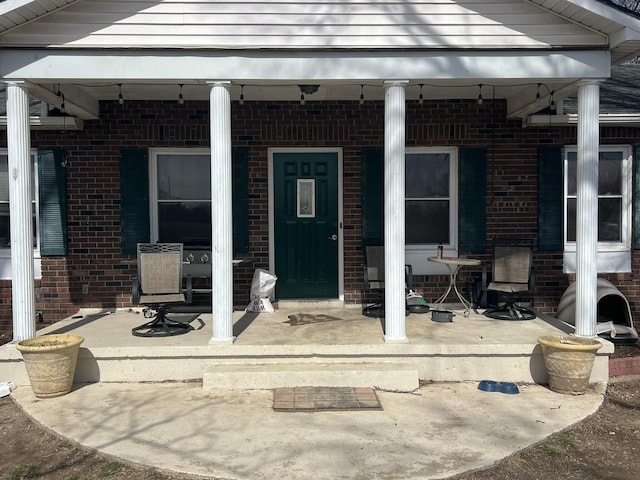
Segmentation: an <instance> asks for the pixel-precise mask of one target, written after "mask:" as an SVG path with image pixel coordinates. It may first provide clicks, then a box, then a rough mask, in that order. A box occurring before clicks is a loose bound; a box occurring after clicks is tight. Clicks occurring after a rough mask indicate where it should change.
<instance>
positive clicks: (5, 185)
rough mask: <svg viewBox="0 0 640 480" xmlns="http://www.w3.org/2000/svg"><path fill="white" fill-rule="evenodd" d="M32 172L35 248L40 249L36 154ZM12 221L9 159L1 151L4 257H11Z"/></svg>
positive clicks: (0, 235) (0, 244)
mask: <svg viewBox="0 0 640 480" xmlns="http://www.w3.org/2000/svg"><path fill="white" fill-rule="evenodd" d="M31 161H32V172H33V176H32V179H31V192H32V198H31V202H32V205H33V207H32V212H33V217H32V218H33V235H34V238H33V246H34V248H36V249H37V248H38V222H37V218H38V215H37V201H36V196H37V192H38V189H37V173H36V172H37V171H38V168H37V163H36V154H35V152H33V153H32V155H31ZM10 239H11V219H10V218H9V158H8V155H7V151H6V150H0V252H2V256H9V255H10V252H11V250H10Z"/></svg>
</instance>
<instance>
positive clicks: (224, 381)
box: [202, 363, 419, 391]
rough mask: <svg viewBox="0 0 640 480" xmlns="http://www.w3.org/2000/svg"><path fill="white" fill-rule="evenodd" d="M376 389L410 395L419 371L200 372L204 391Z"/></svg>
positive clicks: (389, 367)
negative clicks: (303, 387) (304, 388)
mask: <svg viewBox="0 0 640 480" xmlns="http://www.w3.org/2000/svg"><path fill="white" fill-rule="evenodd" d="M302 386H315V387H376V388H380V389H383V390H398V391H413V390H415V389H416V388H418V387H419V375H418V370H417V369H416V368H415V367H413V366H411V365H409V364H397V363H393V364H392V363H375V364H354V363H314V364H282V363H279V364H259V365H242V364H225V365H218V366H216V367H214V368H209V369H207V370H205V371H204V372H203V377H202V388H203V389H205V390H213V389H217V388H222V389H240V390H268V389H273V388H280V387H302Z"/></svg>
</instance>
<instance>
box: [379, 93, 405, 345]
mask: <svg viewBox="0 0 640 480" xmlns="http://www.w3.org/2000/svg"><path fill="white" fill-rule="evenodd" d="M407 83H408V82H406V81H390V82H385V100H384V269H385V273H384V303H385V305H384V320H385V321H384V323H385V332H384V333H385V335H384V338H385V341H386V342H406V341H408V340H407V336H406V325H405V323H406V319H405V308H406V299H405V290H404V289H405V281H404V263H405V260H404V201H405V200H404V180H405V179H404V171H405V158H404V157H405V108H406V107H405V91H404V89H405V86H406V85H407Z"/></svg>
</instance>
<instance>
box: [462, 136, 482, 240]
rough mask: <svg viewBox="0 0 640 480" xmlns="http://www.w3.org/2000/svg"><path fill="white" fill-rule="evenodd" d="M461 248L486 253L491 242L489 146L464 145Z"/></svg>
mask: <svg viewBox="0 0 640 480" xmlns="http://www.w3.org/2000/svg"><path fill="white" fill-rule="evenodd" d="M458 185H459V190H460V191H459V211H458V229H459V232H458V241H459V248H460V250H463V251H467V252H484V251H485V249H486V245H487V240H486V238H487V149H486V148H461V149H460V168H459V175H458Z"/></svg>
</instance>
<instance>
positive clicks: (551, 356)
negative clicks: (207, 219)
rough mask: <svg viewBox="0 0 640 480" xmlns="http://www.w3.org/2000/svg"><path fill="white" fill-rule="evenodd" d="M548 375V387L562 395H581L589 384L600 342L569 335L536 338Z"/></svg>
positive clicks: (600, 345)
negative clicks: (540, 347)
mask: <svg viewBox="0 0 640 480" xmlns="http://www.w3.org/2000/svg"><path fill="white" fill-rule="evenodd" d="M538 343H539V344H540V345H541V346H542V353H543V355H544V366H545V368H546V370H547V374H548V375H549V388H551V390H553V391H554V392H558V393H563V394H566V395H582V394H583V393H584V392H585V391H586V390H587V386H588V385H589V378H590V377H591V369H592V368H593V362H594V360H595V357H596V352H597V351H598V349H599V348H600V347H602V343H600V342H599V341H598V340H596V339H592V338H582V337H576V336H573V335H563V336H554V335H547V336H543V337H539V338H538Z"/></svg>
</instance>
